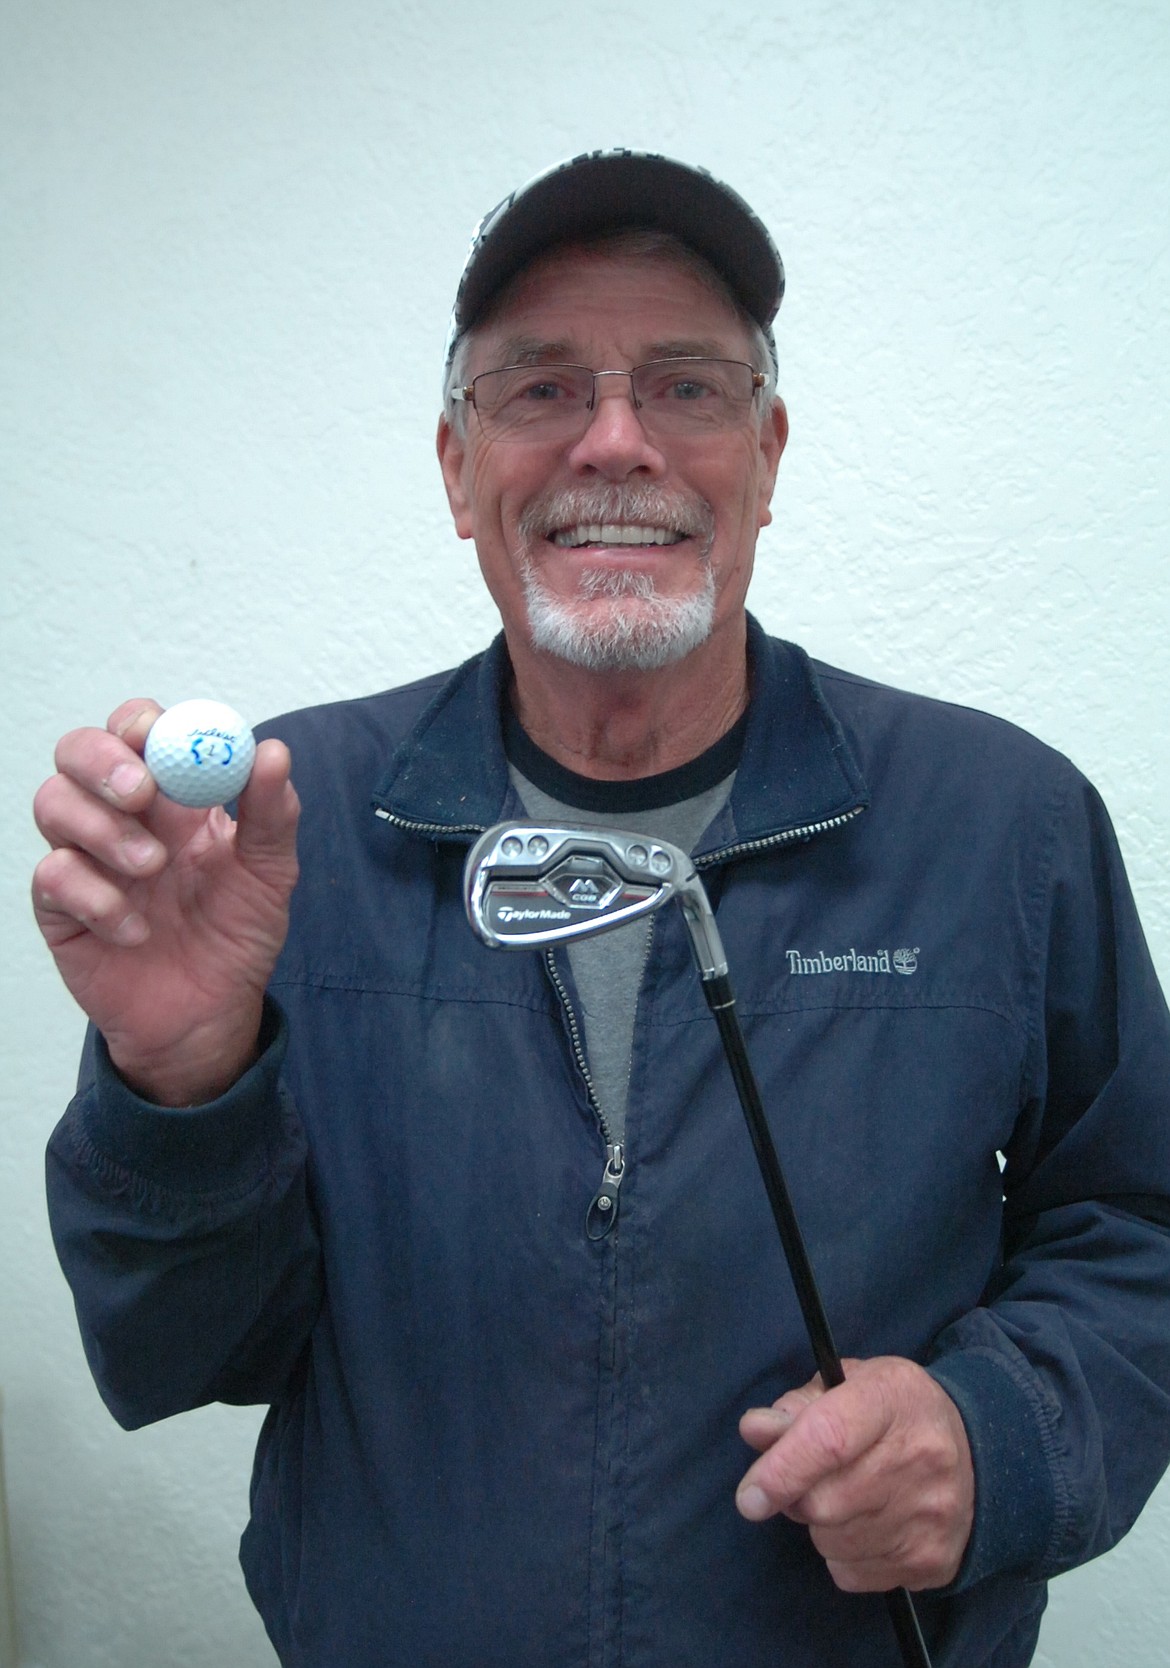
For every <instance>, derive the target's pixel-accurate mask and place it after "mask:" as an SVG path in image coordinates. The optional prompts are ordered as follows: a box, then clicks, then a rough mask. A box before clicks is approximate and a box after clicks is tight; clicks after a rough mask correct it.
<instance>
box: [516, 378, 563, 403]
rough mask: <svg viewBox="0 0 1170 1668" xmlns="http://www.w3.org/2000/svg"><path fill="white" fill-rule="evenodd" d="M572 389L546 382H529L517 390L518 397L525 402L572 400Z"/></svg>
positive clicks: (560, 384)
mask: <svg viewBox="0 0 1170 1668" xmlns="http://www.w3.org/2000/svg"><path fill="white" fill-rule="evenodd" d="M571 395H572V389H571V388H566V387H565V385H564V383H561V382H554V381H550V380H547V379H546V380H545V381H543V382H529V383H526V384H525V385H524V386H523V387H522V388H519V389H518V390H517V397H518V398H520V399H523V400H564V399H568V398H570V397H571Z"/></svg>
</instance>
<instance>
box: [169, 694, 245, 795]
mask: <svg viewBox="0 0 1170 1668" xmlns="http://www.w3.org/2000/svg"><path fill="white" fill-rule="evenodd" d="M255 757H256V740H255V737H254V736H253V734H252V732H251V730H250V729H249V728H248V726H247V724H245V722H244V720H243V719H242V718H241V717H240V715H239V713H238V712H236V711H235V710H234V709H233V708H232V707H225V706H224V704H223V702H222V701H180V702H179V703H178V705H177V706H173V707H168V708H167V710H166V711H165V712H164V713H161V714H160V715H159V717H158V718H156V719H155V721H154V723H153V725H152V726H151V730H150V734H149V735H148V736H147V738H146V767H147V769H148V770H149V771H150V774H151V775H152V776H153V777H154V779H155V781H156V782H157V783H158V785H159V789H160V791H161V792H162V793H165V794H166V796H167V798H168V799H173V800H174V801H175V803H176V804H178V805H191V806H199V807H204V806H208V805H224V804H226V803H227V801H228V800H229V799H234V798H235V797H236V795H237V794H238V793H239V792H240V790H241V788H242V787H243V786H244V784H245V783H246V782H247V780H248V777H249V776H250V775H251V774H252V760H253V759H254V758H255Z"/></svg>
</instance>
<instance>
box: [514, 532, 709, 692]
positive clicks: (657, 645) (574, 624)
mask: <svg viewBox="0 0 1170 1668" xmlns="http://www.w3.org/2000/svg"><path fill="white" fill-rule="evenodd" d="M521 577H522V579H523V582H524V600H525V602H526V604H527V607H528V627H529V630H530V631H531V633H532V641H533V644H534V646H535V647H536V648H538V649H545V650H547V652H548V653H549V654H555V655H556V656H557V657H558V658H559V659H560V660H565V661H568V663H569V664H570V665H571V666H581V667H584V668H585V670H586V671H589V672H655V671H657V670H658V669H659V667H661V666H669V665H671V664H672V663H673V662H674V661H676V660H682V658H683V657H684V655H688V654H690V652H691V650H692V649H697V648H698V646H699V644H700V643H705V642H706V640H707V638H708V637H709V636H710V635H711V627H712V624H713V623H714V619H715V575H714V574H713V573H712V572H711V569H710V568H709V567H708V568H706V569H704V574H703V586H702V589H701V590H699V591H696V592H694V593H693V594H692V595H691V596H689V597H663V596H659V595H658V593H657V590H656V588H655V585H654V581H653V579H652V578H651V577H650V575H649V574H647V573H628V572H626V573H623V572H622V571H621V570H620V569H616V570H615V569H613V568H604V569H596V568H594V569H589V570H587V571H586V572H585V573H584V574H583V575H582V580H581V593H582V598H583V599H585V600H588V601H590V602H595V603H596V602H598V601H601V600H604V602H605V604H606V606H605V607H604V608H602V609H597V608H591V609H590V610H589V612H588V614H587V615H586V616H584V617H583V615H582V611H581V607H580V603H573V602H564V601H562V600H561V598H559V597H555V596H551V595H550V594H549V592H548V591H547V590H546V589H545V586H544V583H543V581H542V579H541V577H540V574H539V573H538V572H537V571H536V569H535V568H534V566H533V564H532V563H531V561H529V560H527V559H525V561H524V562H523V565H522V569H521Z"/></svg>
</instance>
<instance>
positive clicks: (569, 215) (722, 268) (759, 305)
mask: <svg viewBox="0 0 1170 1668" xmlns="http://www.w3.org/2000/svg"><path fill="white" fill-rule="evenodd" d="M634 226H637V227H646V228H649V229H651V230H654V231H661V232H672V233H673V234H674V235H675V236H676V237H678V238H680V239H681V240H682V242H683V243H685V244H687V245H688V246H689V247H690V248H691V249H693V250H694V251H695V252H696V254H699V255H701V256H702V257H703V259H704V260H705V261H707V262H708V264H709V265H710V266H712V267H713V268H714V270H715V271H716V272H717V273H718V274H719V276H720V277H721V278H722V279H723V281H724V283H725V284H726V285H727V287H728V289H730V291H731V293H732V295H734V296H735V298H736V299H737V301H738V302H739V303H740V305H741V306H742V307H743V309H744V311H745V312H746V313H747V315H748V317H749V318H751V319H753V320H754V321H755V322H756V323H757V324H758V325H759V326H760V328H761V329H762V330H763V331H764V334H765V335H766V337H767V338H768V345H769V347H770V348H771V351H772V357H773V360H775V357H776V354H775V347H774V346H773V343H772V320H773V319H774V318H775V317H776V311H777V309H778V308H779V306H780V301H781V298H782V297H783V295H784V264H783V262H782V261H781V259H780V254H779V251H778V250H777V248H776V245H775V244H774V243H773V242H772V239H771V237H770V235H769V233H768V230H767V228H766V227H765V225H764V223H763V221H762V220H760V218H759V217H758V216H757V215H756V213H755V212H754V211H753V210H752V209H751V208H749V207H748V205H747V203H745V202H744V200H743V198H742V197H741V196H739V194H738V193H737V192H735V191H733V190H732V189H731V187H730V186H728V185H724V184H723V182H722V181H721V180H717V179H716V178H715V177H714V175H713V174H709V173H708V172H707V170H706V169H705V168H695V167H691V166H690V165H689V164H687V163H685V162H675V161H673V160H672V159H671V158H670V157H666V156H656V155H654V154H653V153H651V152H649V151H630V150H610V151H587V152H585V153H584V154H582V155H581V156H575V157H573V158H571V160H570V161H568V162H559V163H557V164H556V165H555V167H552V168H549V169H548V170H547V171H546V172H545V173H543V174H538V175H537V177H536V178H535V179H534V180H530V181H529V182H528V184H527V185H522V186H520V187H519V189H518V190H516V191H513V192H511V193H510V194H509V195H508V196H507V197H505V198H504V200H503V202H502V203H498V204H497V205H496V207H495V208H494V209H492V210H491V212H490V213H489V214H486V215H485V216H484V218H483V219H482V220H481V221H480V223H479V225H478V226H477V227H476V229H475V235H474V236H473V238H472V240H471V251H470V253H469V254H468V257H467V264H466V266H465V267H464V268H463V276H462V278H461V279H460V281H459V289H458V292H457V294H456V297H455V308H454V311H453V313H452V315H451V329H450V334H449V337H448V342H447V361H448V363H450V360H451V355H452V353H453V352H454V350H455V346H456V343H457V342H458V341H459V339H460V337H461V336H463V334H464V333H465V332H466V331H467V330H469V329H470V328H471V327H472V326H473V325H474V324H476V323H478V321H479V320H480V319H481V318H482V317H483V315H484V313H485V312H486V311H487V309H488V307H489V306H490V304H491V302H492V300H493V299H494V298H495V297H496V296H497V295H498V294H499V293H500V291H501V290H502V289H503V288H504V287H505V285H506V284H508V283H509V282H510V281H511V280H512V279H513V278H514V277H515V276H516V274H517V273H518V272H520V271H521V270H522V269H523V268H524V267H526V266H527V265H528V264H529V262H530V261H532V260H534V259H535V258H536V256H538V255H539V254H541V253H542V252H543V251H544V250H546V249H551V248H553V247H554V246H555V245H557V244H562V243H574V242H578V241H583V240H586V239H588V238H592V237H598V236H601V235H603V234H604V233H606V232H615V231H621V230H623V229H625V228H627V227H634Z"/></svg>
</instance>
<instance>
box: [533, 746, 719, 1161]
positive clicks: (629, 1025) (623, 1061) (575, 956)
mask: <svg viewBox="0 0 1170 1668" xmlns="http://www.w3.org/2000/svg"><path fill="white" fill-rule="evenodd" d="M508 771H509V774H510V775H511V778H512V785H513V787H514V788H515V789H516V792H517V793H518V794H519V795H520V798H521V800H522V801H523V804H524V809H525V811H527V813H528V815H529V816H530V817H532V818H533V820H534V821H537V822H551V823H570V824H572V825H573V826H574V827H578V828H628V829H630V830H631V832H633V833H635V834H647V835H651V836H654V837H655V838H657V839H659V840H667V841H669V842H670V844H671V845H675V846H679V847H681V848H682V850H683V851H693V850H694V848H695V846H696V844H697V843H698V840H699V836H700V835H701V834H702V833H703V832H704V830H705V829H707V828H708V827H709V826H710V824H711V822H712V820H713V819H714V818H715V817H716V816H717V815H718V814H719V812H720V811H721V810H722V808H723V806H724V804H725V803H726V801H727V797H728V795H729V794H730V792H731V785H732V783H733V782H734V781H735V772H734V771H732V772H731V774H730V775H729V776H725V777H724V778H723V780H722V781H721V782H716V783H715V785H714V787H711V788H708V789H707V790H706V792H704V793H699V794H696V795H694V797H693V798H691V799H683V800H679V801H678V802H677V803H676V804H674V805H664V806H661V807H660V808H659V809H657V810H653V811H614V812H607V811H582V810H579V809H578V808H577V807H576V806H573V805H566V804H565V803H564V802H563V801H561V800H559V799H554V798H553V797H552V796H551V794H547V793H544V792H542V791H541V789H540V788H538V787H537V786H536V785H535V784H534V783H532V782H530V781H529V780H528V778H527V777H526V776H525V775H523V774H522V773H521V771H519V770H518V769H517V768H516V766H515V765H513V764H510V765H509V766H508ZM653 928H654V919H653V916H651V918H650V920H649V921H631V922H630V923H629V925H628V926H625V927H615V928H614V929H613V931H612V932H604V933H599V934H598V936H597V937H596V938H583V939H580V940H578V942H577V943H575V944H570V945H569V946H568V952H569V966H570V967H571V968H572V970H573V979H574V981H575V983H576V986H577V994H578V998H579V1013H578V1018H579V1019H580V1021H581V1024H582V1028H583V1031H584V1038H585V1054H586V1058H587V1060H588V1062H589V1073H590V1076H591V1077H592V1078H593V1087H594V1091H595V1093H596V1095H597V1099H598V1102H599V1103H600V1106H601V1110H602V1113H603V1114H604V1117H605V1121H606V1124H607V1125H608V1127H609V1131H610V1139H611V1141H614V1142H622V1141H624V1139H625V1127H626V1101H627V1098H628V1093H629V1083H630V1056H631V1053H632V1050H633V1042H634V1017H635V1014H636V1012H637V1007H638V993H639V991H640V989H641V986H642V973H643V970H644V968H645V965H646V957H647V954H648V952H649V948H650V934H651V932H652V931H653Z"/></svg>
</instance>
